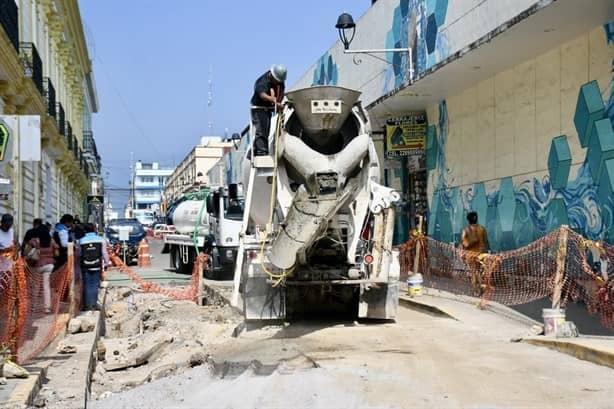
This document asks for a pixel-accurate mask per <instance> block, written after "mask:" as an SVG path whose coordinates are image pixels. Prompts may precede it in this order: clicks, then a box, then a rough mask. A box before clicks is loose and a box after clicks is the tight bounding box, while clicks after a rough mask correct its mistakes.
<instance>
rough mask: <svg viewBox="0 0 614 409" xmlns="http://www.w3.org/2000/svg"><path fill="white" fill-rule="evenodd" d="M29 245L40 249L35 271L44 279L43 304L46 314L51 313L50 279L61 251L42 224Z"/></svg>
mask: <svg viewBox="0 0 614 409" xmlns="http://www.w3.org/2000/svg"><path fill="white" fill-rule="evenodd" d="M28 244H29V245H30V246H31V247H33V248H36V249H38V251H39V257H38V261H36V262H35V264H34V266H33V267H34V268H33V271H34V273H37V274H40V275H41V276H42V278H43V303H44V307H45V313H50V312H51V284H50V277H51V272H52V271H53V265H54V264H55V258H54V256H56V255H57V253H58V251H59V246H58V245H57V243H56V242H55V241H53V240H52V239H51V235H50V234H49V228H48V227H47V226H46V225H44V224H42V225H40V226H38V227H37V228H36V232H35V234H34V238H33V239H32V240H30V241H29V242H28Z"/></svg>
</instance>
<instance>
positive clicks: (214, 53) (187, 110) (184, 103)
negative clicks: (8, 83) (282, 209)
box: [79, 0, 371, 209]
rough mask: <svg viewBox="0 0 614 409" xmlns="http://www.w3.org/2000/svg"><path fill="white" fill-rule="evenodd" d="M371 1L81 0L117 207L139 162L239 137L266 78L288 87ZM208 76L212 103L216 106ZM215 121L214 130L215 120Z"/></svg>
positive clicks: (97, 124)
mask: <svg viewBox="0 0 614 409" xmlns="http://www.w3.org/2000/svg"><path fill="white" fill-rule="evenodd" d="M370 5H371V1H370V0H310V1H295V0H286V1H281V0H267V1H248V0H242V1H229V0H227V1H219V2H218V1H211V0H174V1H169V0H164V1H162V0H105V1H100V0H81V1H80V2H79V6H80V9H81V16H82V20H83V24H84V30H85V34H86V38H87V41H88V48H89V52H90V58H91V59H92V62H93V69H94V77H95V80H96V85H97V93H98V100H99V104H100V110H99V112H98V113H97V114H94V116H93V132H94V137H95V139H96V144H97V147H98V151H99V153H100V155H101V157H102V165H103V177H105V182H106V186H107V190H108V193H109V195H110V201H111V202H112V204H113V207H114V208H116V209H123V207H124V205H125V203H126V200H127V197H128V194H127V191H126V190H118V189H127V188H128V182H129V179H130V160H131V153H132V158H133V159H134V161H136V160H139V159H140V160H142V161H144V162H159V163H160V164H161V165H162V166H167V167H174V165H176V164H178V163H179V162H181V160H182V159H183V158H184V157H185V156H186V155H187V154H188V153H189V151H190V150H191V149H192V147H194V146H195V145H196V144H198V142H199V140H200V136H203V135H218V136H224V134H225V133H226V132H227V133H228V135H231V134H232V133H234V132H240V131H241V130H242V129H244V128H245V126H246V125H247V124H248V118H249V99H250V98H251V95H252V92H253V84H254V81H255V80H256V78H257V77H258V76H260V75H261V74H263V73H264V72H266V71H267V70H268V69H269V67H270V66H271V65H272V64H285V65H286V66H287V67H288V79H287V81H286V85H287V88H291V87H292V85H293V84H294V83H295V82H296V81H297V80H298V79H299V78H300V77H301V76H302V75H303V74H304V73H305V72H307V70H308V69H309V68H310V67H311V66H312V65H313V64H315V62H316V61H317V60H318V58H320V56H321V55H322V54H324V53H325V52H326V51H327V50H328V49H329V48H330V47H331V46H332V45H333V44H334V43H335V42H336V41H337V39H338V34H337V30H336V29H335V28H334V25H335V23H336V20H337V16H338V15H339V14H341V13H342V12H344V11H346V12H349V13H350V14H352V15H353V16H354V19H355V20H358V19H359V18H360V16H361V15H362V14H364V13H365V12H366V10H367V9H368V8H369V7H370ZM209 78H211V80H212V103H211V105H210V106H208V99H209V84H208V82H209ZM209 122H211V124H212V126H211V131H210V130H209V126H208V123H209Z"/></svg>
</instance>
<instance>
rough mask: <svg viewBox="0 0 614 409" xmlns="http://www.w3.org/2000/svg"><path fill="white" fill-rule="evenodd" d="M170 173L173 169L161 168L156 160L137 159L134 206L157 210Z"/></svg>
mask: <svg viewBox="0 0 614 409" xmlns="http://www.w3.org/2000/svg"><path fill="white" fill-rule="evenodd" d="M172 173H173V169H169V168H161V167H160V165H159V164H158V163H157V162H151V163H145V162H141V161H138V162H137V163H136V166H135V172H134V203H135V206H134V208H135V209H151V210H153V211H159V210H160V209H161V207H160V206H161V204H162V200H163V197H164V190H165V189H166V182H167V180H168V178H169V177H170V176H171V174H172Z"/></svg>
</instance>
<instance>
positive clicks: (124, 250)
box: [105, 219, 146, 264]
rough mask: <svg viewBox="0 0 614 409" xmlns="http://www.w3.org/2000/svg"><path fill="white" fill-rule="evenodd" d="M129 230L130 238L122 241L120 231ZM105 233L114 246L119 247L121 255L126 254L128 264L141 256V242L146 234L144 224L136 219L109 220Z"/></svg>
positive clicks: (122, 256)
mask: <svg viewBox="0 0 614 409" xmlns="http://www.w3.org/2000/svg"><path fill="white" fill-rule="evenodd" d="M122 229H125V230H127V231H128V240H125V241H122V240H121V236H120V231H121V230H122ZM105 234H106V236H107V238H108V239H109V242H110V243H111V246H112V247H113V248H118V249H119V256H120V257H121V258H122V259H123V258H124V256H125V260H126V264H130V263H131V262H132V261H134V259H137V258H138V256H139V243H140V242H141V240H143V238H144V237H145V236H146V232H145V229H144V227H143V225H142V224H141V223H140V222H139V221H138V220H136V219H116V220H112V221H111V222H109V224H108V225H107V228H106V229H105Z"/></svg>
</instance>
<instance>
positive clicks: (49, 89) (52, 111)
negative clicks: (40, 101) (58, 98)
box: [43, 77, 57, 118]
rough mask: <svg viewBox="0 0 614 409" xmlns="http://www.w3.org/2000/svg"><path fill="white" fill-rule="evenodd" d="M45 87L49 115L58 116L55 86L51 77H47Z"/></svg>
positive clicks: (44, 82)
mask: <svg viewBox="0 0 614 409" xmlns="http://www.w3.org/2000/svg"><path fill="white" fill-rule="evenodd" d="M43 85H44V88H45V102H46V103H47V115H49V116H52V117H54V118H57V108H56V102H55V87H54V86H53V82H51V78H49V77H45V78H44V81H43Z"/></svg>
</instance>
